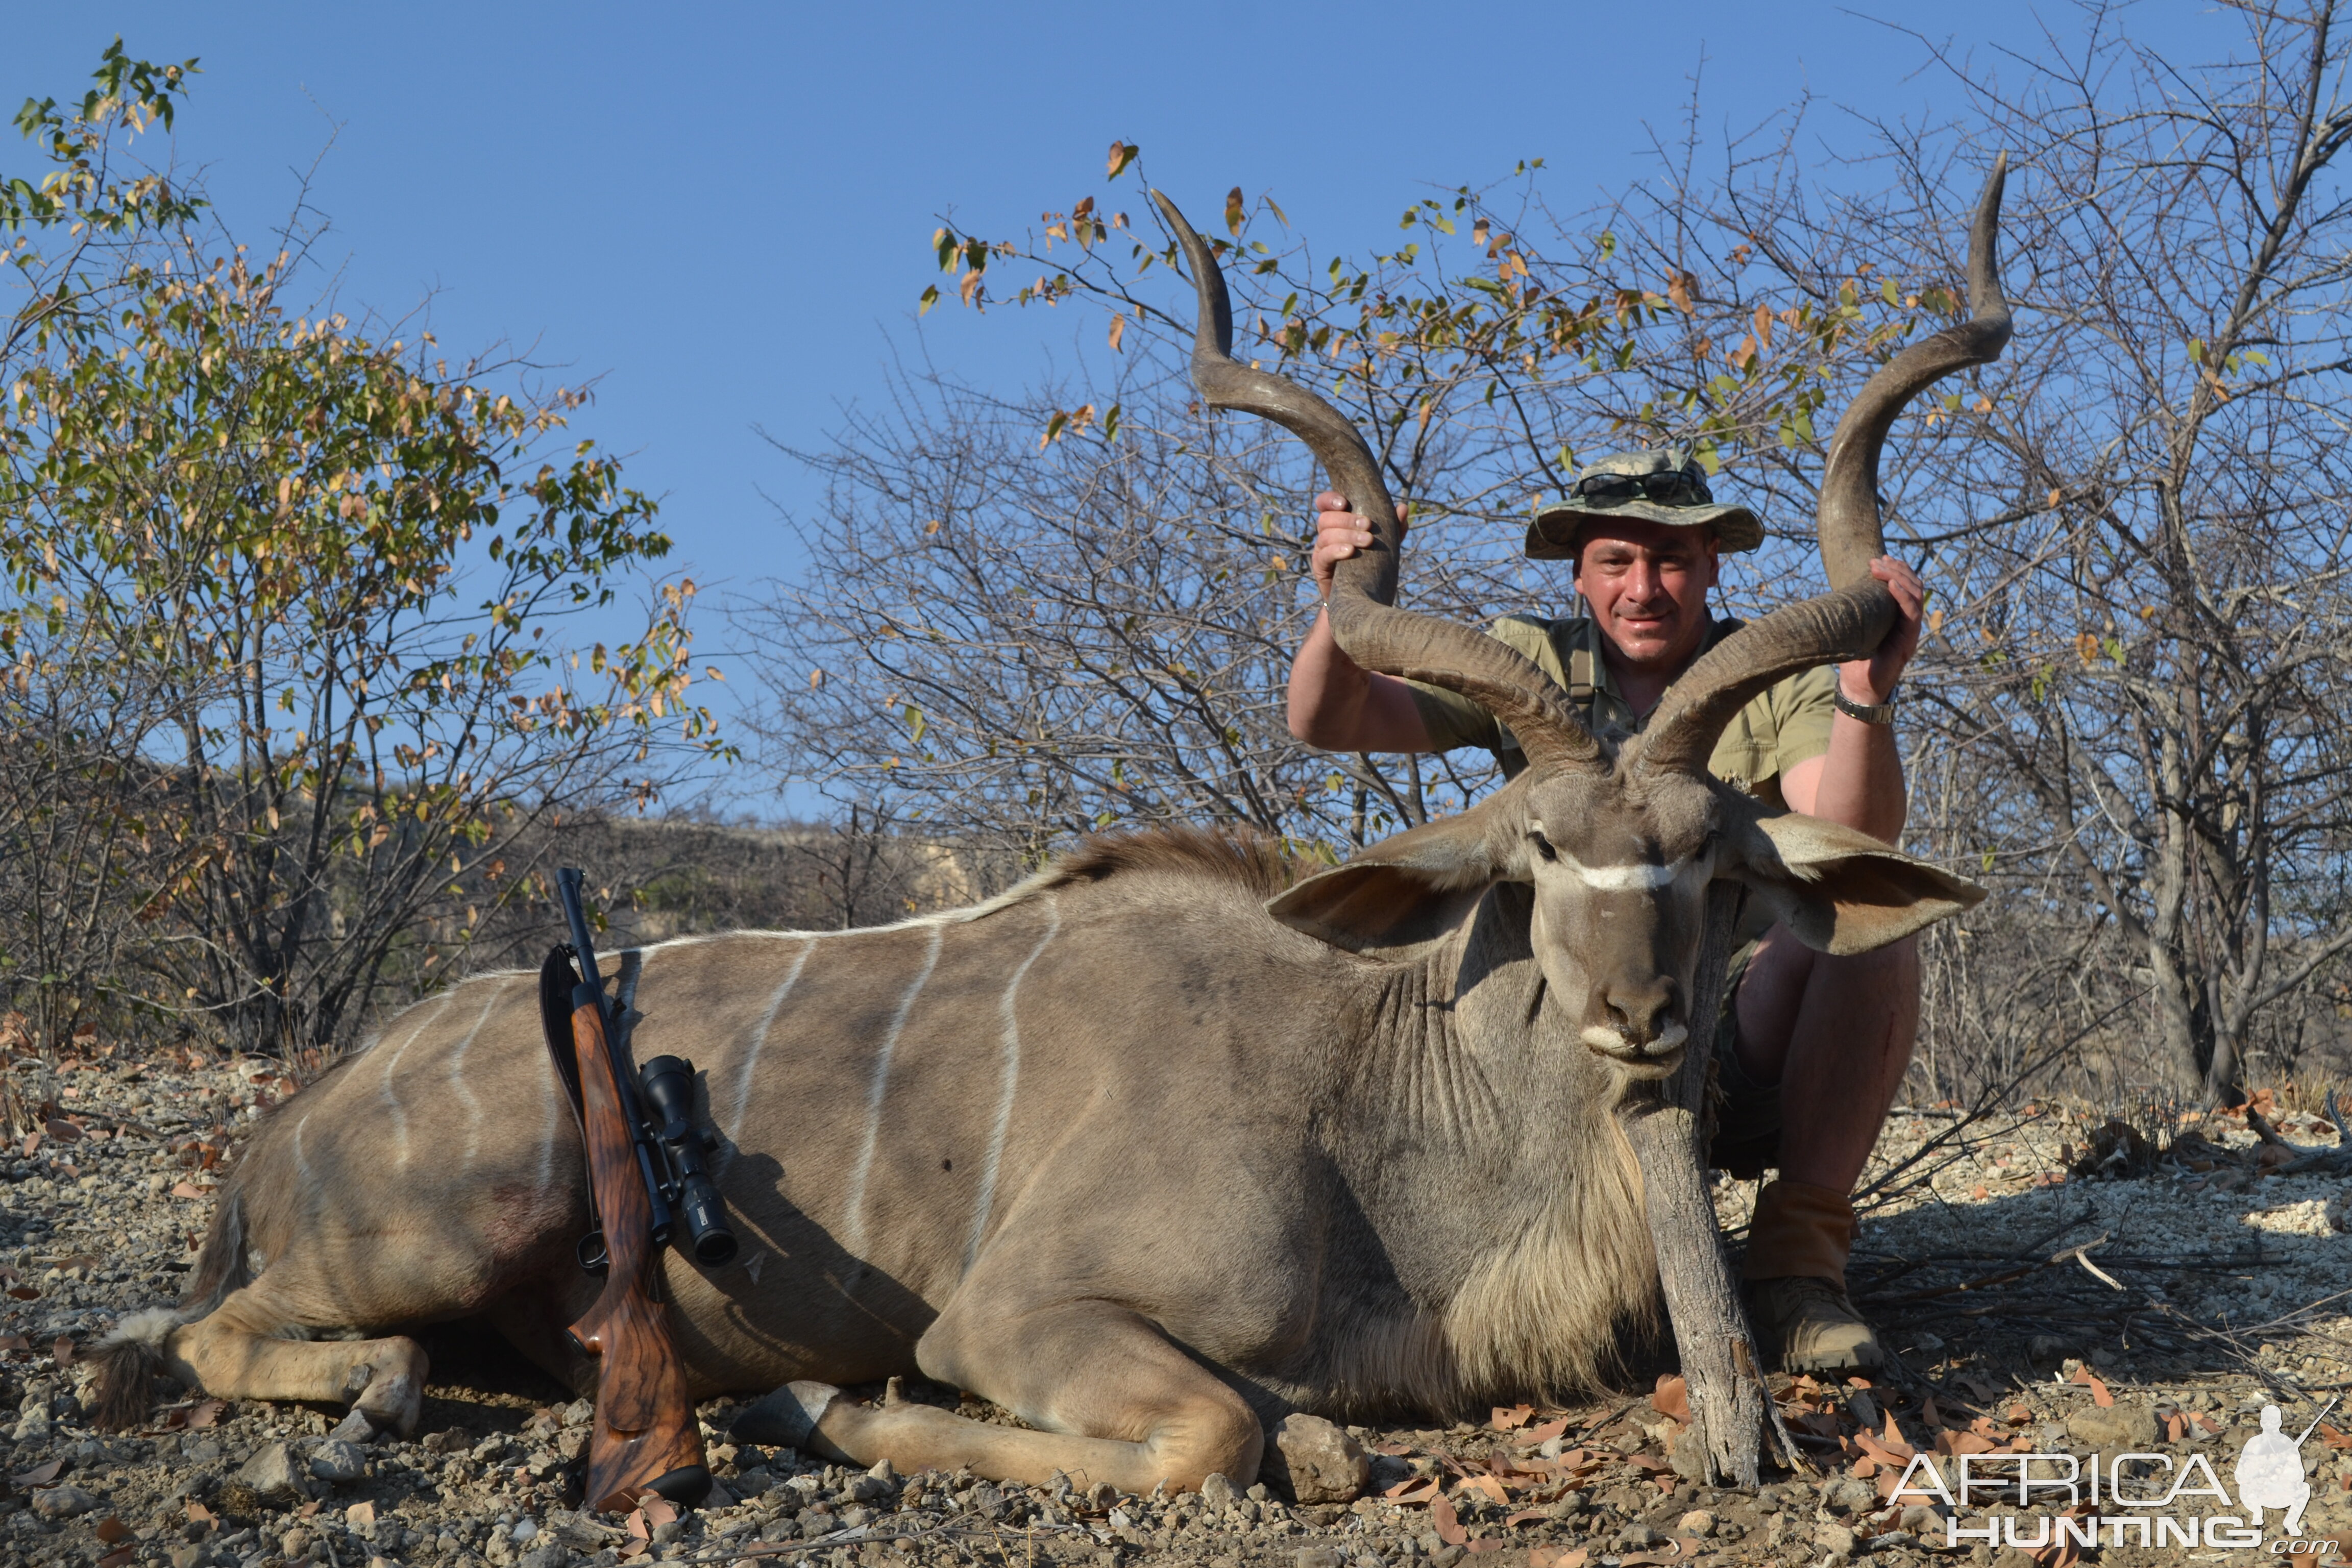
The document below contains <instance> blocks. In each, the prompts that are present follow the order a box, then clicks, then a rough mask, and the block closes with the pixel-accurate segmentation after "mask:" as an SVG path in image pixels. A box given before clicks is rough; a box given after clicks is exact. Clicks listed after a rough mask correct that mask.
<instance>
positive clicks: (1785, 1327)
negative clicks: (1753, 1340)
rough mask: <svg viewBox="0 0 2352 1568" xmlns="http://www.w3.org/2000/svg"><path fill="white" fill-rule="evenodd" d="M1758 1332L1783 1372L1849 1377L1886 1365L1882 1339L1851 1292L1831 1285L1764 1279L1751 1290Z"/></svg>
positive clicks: (1752, 1286) (1825, 1282)
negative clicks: (1855, 1306)
mask: <svg viewBox="0 0 2352 1568" xmlns="http://www.w3.org/2000/svg"><path fill="white" fill-rule="evenodd" d="M1748 1292H1749V1298H1748V1299H1749V1300H1750V1301H1751V1302H1752V1303H1753V1306H1754V1310H1755V1314H1756V1332H1757V1334H1758V1335H1759V1337H1760V1338H1762V1340H1763V1341H1764V1343H1765V1345H1766V1346H1767V1347H1768V1349H1769V1352H1777V1353H1778V1355H1779V1357H1780V1369H1781V1370H1782V1371H1783V1372H1811V1373H1826V1374H1828V1375H1830V1376H1833V1377H1845V1376H1848V1375H1850V1374H1851V1373H1858V1372H1874V1371H1876V1370H1877V1369H1878V1367H1879V1366H1880V1365H1881V1364H1883V1363H1885V1360H1886V1353H1885V1351H1883V1350H1881V1349H1880V1348H1879V1343H1878V1336H1877V1334H1875V1333H1874V1332H1873V1331H1871V1327H1870V1325H1869V1323H1867V1322H1865V1321H1864V1320H1863V1316H1862V1314H1861V1313H1860V1312H1857V1311H1855V1310H1853V1302H1852V1301H1849V1300H1846V1294H1845V1287H1844V1286H1843V1285H1839V1284H1836V1283H1834V1282H1832V1281H1831V1280H1828V1279H1759V1280H1756V1281H1754V1282H1752V1283H1751V1284H1750V1285H1749V1286H1748Z"/></svg>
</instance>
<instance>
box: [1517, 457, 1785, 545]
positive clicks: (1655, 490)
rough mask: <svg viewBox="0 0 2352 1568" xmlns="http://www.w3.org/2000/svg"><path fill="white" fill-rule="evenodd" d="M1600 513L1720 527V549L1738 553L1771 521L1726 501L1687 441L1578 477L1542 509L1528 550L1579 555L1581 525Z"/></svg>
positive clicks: (1612, 461) (1615, 460)
mask: <svg viewBox="0 0 2352 1568" xmlns="http://www.w3.org/2000/svg"><path fill="white" fill-rule="evenodd" d="M1596 517H1631V518H1639V519H1640V520H1641V521H1644V522H1663V523H1664V524H1666V525H1667V526H1668V527H1670V528H1706V529H1711V530H1713V531H1714V533H1715V541H1716V544H1717V548H1719V549H1722V550H1727V551H1731V552H1739V551H1742V550H1753V549H1755V548H1756V547H1757V546H1758V545H1759V544H1761V543H1763V542H1764V525H1763V524H1762V523H1760V522H1759V521H1756V514H1755V513H1754V512H1752V511H1749V510H1748V509H1747V508H1746V507H1744V506H1718V505H1717V504H1716V500H1715V497H1714V495H1713V493H1712V492H1710V491H1709V490H1708V489H1707V488H1706V469H1704V468H1700V467H1699V466H1698V464H1697V462H1696V460H1694V459H1693V458H1692V457H1691V455H1690V451H1689V448H1687V447H1649V448H1648V449H1646V450H1643V451H1639V452H1619V453H1617V454H1615V455H1614V456H1612V457H1607V458H1601V460H1600V461H1599V462H1597V463H1594V464H1591V466H1589V467H1587V468H1585V469H1584V470H1583V471H1582V472H1581V473H1580V474H1578V475H1577V476H1576V483H1575V484H1574V485H1573V486H1571V487H1570V489H1569V493H1568V498H1567V499H1566V500H1557V501H1554V502H1552V503H1551V504H1550V505H1549V506H1547V507H1545V508H1543V509H1542V510H1539V511H1538V512H1537V513H1536V520H1535V521H1534V523H1533V524H1531V525H1530V526H1529V527H1528V556H1529V557H1530V558H1531V559H1533V560H1537V561H1567V560H1570V559H1572V558H1573V557H1574V556H1575V554H1576V528H1577V525H1578V524H1579V523H1581V522H1585V521H1589V520H1591V519H1592V518H1596Z"/></svg>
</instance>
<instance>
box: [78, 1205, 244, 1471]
mask: <svg viewBox="0 0 2352 1568" xmlns="http://www.w3.org/2000/svg"><path fill="white" fill-rule="evenodd" d="M243 1187H244V1184H243V1183H242V1182H240V1181H239V1180H238V1179H237V1177H236V1175H232V1176H231V1177H230V1179H229V1182H228V1184H227V1185H226V1187H225V1188H223V1189H222V1192H221V1197H220V1202H219V1203H218V1204H217V1205H215V1207H214V1209H213V1223H212V1228H211V1230H210V1231H209V1232H208V1233H206V1235H205V1246H204V1250H203V1251H202V1252H200V1253H199V1254H197V1256H196V1269H195V1277H194V1279H192V1280H190V1281H189V1284H188V1289H187V1291H186V1293H185V1294H184V1295H183V1296H182V1297H181V1298H180V1304H179V1305H178V1306H177V1307H150V1308H147V1309H145V1310H141V1311H136V1312H132V1313H130V1314H128V1315H127V1316H125V1317H124V1318H123V1319H122V1321H120V1322H118V1323H117V1324H115V1326H114V1329H113V1331H111V1332H110V1333H109V1334H108V1335H107V1336H106V1337H105V1338H104V1339H102V1340H100V1342H98V1344H97V1346H96V1347H95V1348H94V1349H93V1350H92V1351H91V1352H90V1364H91V1377H90V1385H89V1387H90V1424H91V1425H92V1426H96V1427H98V1428H99V1429H100V1431H104V1432H122V1431H128V1430H129V1429H130V1428H131V1427H133V1426H144V1425H145V1424H146V1421H147V1415H148V1412H150V1411H152V1409H154V1407H155V1396H156V1391H157V1389H158V1387H159V1386H160V1385H162V1384H166V1383H169V1382H172V1381H173V1376H172V1367H171V1360H170V1358H169V1357H168V1356H167V1355H166V1354H165V1352H164V1346H165V1344H166V1342H168V1341H169V1340H170V1339H171V1337H172V1331H173V1330H174V1329H177V1328H179V1327H180V1326H181V1325H182V1324H184V1323H193V1322H194V1321H197V1320H198V1319H200V1318H204V1317H206V1316H209V1315H210V1314H211V1312H212V1311H213V1310H214V1309H215V1308H216V1307H218V1306H219V1305H220V1304H221V1302H222V1301H223V1300H225V1299H226V1297H227V1296H228V1294H229V1292H230V1291H232V1290H237V1289H243V1288H244V1287H245V1286H247V1285H249V1284H251V1283H252V1281H253V1271H252V1269H251V1268H250V1267H249V1266H248V1265H247V1262H246V1249H245V1194H244V1191H243Z"/></svg>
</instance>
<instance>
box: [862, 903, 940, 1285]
mask: <svg viewBox="0 0 2352 1568" xmlns="http://www.w3.org/2000/svg"><path fill="white" fill-rule="evenodd" d="M930 938H931V940H930V942H929V945H927V946H926V947H925V948H924V949H923V966H922V967H921V968H920V969H918V970H917V971H915V978H914V980H913V982H912V983H911V984H908V987H907V994H905V995H903V996H901V997H899V998H898V1012H896V1013H894V1014H893V1015H891V1017H890V1027H889V1028H888V1029H887V1031H885V1032H884V1034H883V1036H882V1043H881V1045H880V1046H878V1047H876V1049H875V1052H874V1079H873V1081H872V1083H871V1084H870V1085H868V1086H867V1088H866V1142H864V1143H862V1144H861V1145H859V1146H858V1150H857V1164H856V1167H855V1168H853V1169H852V1170H851V1171H850V1173H849V1202H848V1204H847V1205H846V1207H845V1211H844V1213H843V1215H842V1221H841V1244H842V1247H843V1248H844V1250H845V1251H847V1252H848V1253H849V1254H850V1255H851V1257H852V1258H853V1261H852V1263H851V1265H850V1267H851V1269H852V1271H853V1272H856V1271H857V1270H858V1269H859V1268H860V1263H859V1261H857V1260H856V1255H857V1254H860V1253H862V1252H864V1251H865V1250H866V1173H867V1172H868V1171H870V1170H872V1169H873V1168H874V1145H875V1143H876V1142H877V1141H878V1140H879V1139H880V1137H881V1135H882V1097H883V1095H884V1093H885V1092H886V1091H887V1090H888V1089H889V1087H890V1056H891V1053H892V1052H894V1051H896V1050H897V1049H898V1033H899V1031H900V1030H902V1029H904V1028H905V1027H906V1026H907V1015H908V1013H910V1012H912V1011H914V1007H915V998H916V997H918V996H919V995H921V994H923V986H924V985H925V984H926V983H928V982H929V980H930V978H931V966H932V965H934V964H936V963H939V961H940V928H939V927H938V926H936V925H934V926H932V927H931V928H930Z"/></svg>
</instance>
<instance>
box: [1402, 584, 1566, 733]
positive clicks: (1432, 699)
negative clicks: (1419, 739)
mask: <svg viewBox="0 0 2352 1568" xmlns="http://www.w3.org/2000/svg"><path fill="white" fill-rule="evenodd" d="M1551 634H1552V623H1551V622H1549V621H1546V620H1542V619H1540V618H1538V617H1537V616H1503V617H1501V618H1500V619H1498V620H1496V622H1495V623H1494V624H1493V625H1492V626H1488V627H1487V628H1486V635H1487V636H1488V637H1493V638H1495V639H1496V641H1497V642H1500V643H1501V644H1503V646H1504V647H1508V648H1510V649H1511V650H1513V651H1514V652H1516V653H1518V654H1522V655H1524V656H1525V657H1526V658H1528V659H1530V660H1532V661H1533V662H1534V663H1535V666H1536V668H1538V669H1541V670H1542V671H1543V672H1544V673H1545V674H1547V675H1549V676H1550V677H1551V678H1552V679H1554V680H1557V681H1559V682H1560V683H1562V684H1563V685H1565V684H1566V682H1567V677H1566V675H1564V674H1563V673H1562V671H1561V668H1560V659H1559V652H1558V650H1557V649H1556V648H1555V647H1553V645H1552V641H1551ZM1405 685H1406V686H1407V687H1408V688H1410V689H1411V690H1412V704H1413V706H1414V707H1415V708H1418V709H1419V710H1421V722H1422V727H1423V729H1426V730H1427V731H1429V749H1430V750H1431V751H1433V752H1451V751H1454V750H1456V749H1457V748H1460V747H1463V746H1484V747H1486V749H1487V750H1488V751H1490V752H1496V753H1500V752H1506V751H1507V752H1512V753H1514V755H1516V754H1517V752H1518V750H1519V742H1518V738H1517V736H1515V735H1513V734H1512V733H1511V731H1509V730H1508V729H1507V728H1506V727H1505V726H1504V724H1503V722H1502V721H1500V720H1498V719H1496V717H1495V716H1494V715H1493V714H1492V713H1490V712H1488V711H1487V710H1486V708H1485V707H1484V706H1483V705H1482V704H1479V703H1476V702H1474V701H1472V700H1470V699H1469V698H1467V697H1465V696H1463V695H1462V694H1461V693H1460V692H1458V691H1448V690H1446V689H1444V687H1442V686H1430V685H1427V684H1425V683H1423V682H1422V681H1418V680H1408V681H1406V682H1405Z"/></svg>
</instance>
